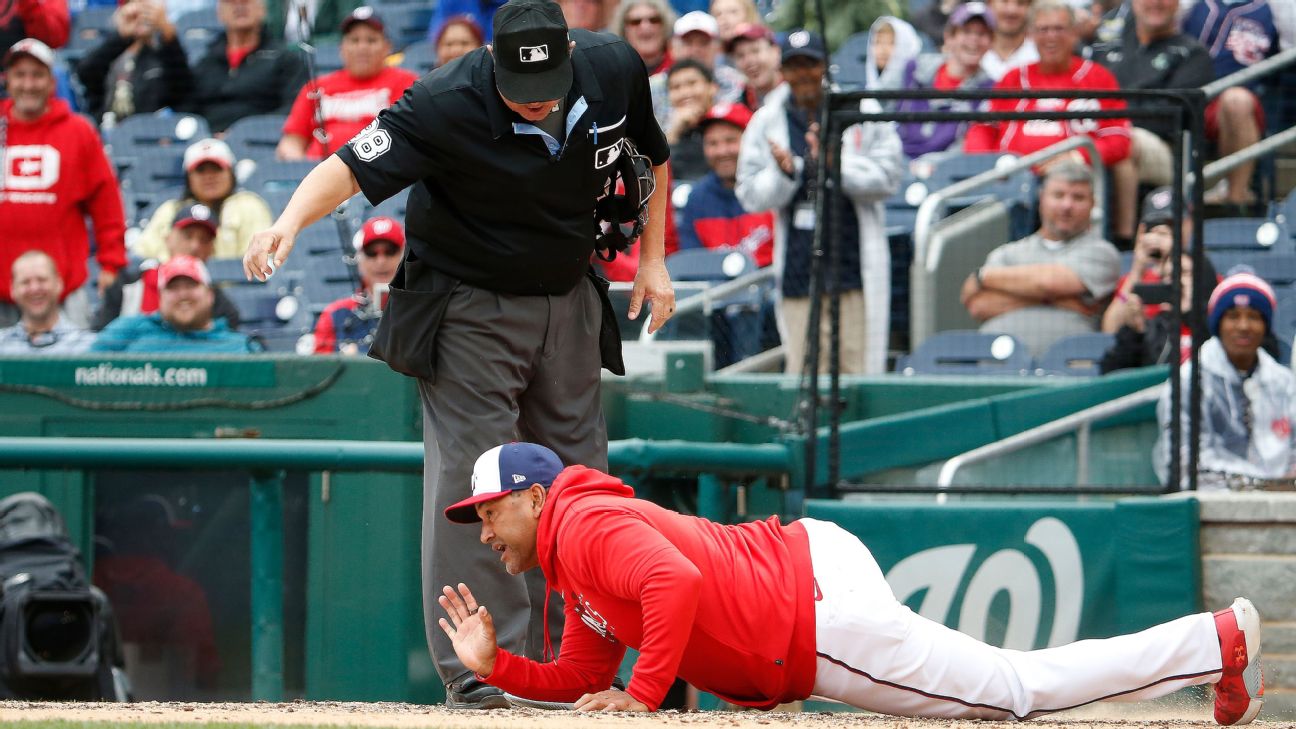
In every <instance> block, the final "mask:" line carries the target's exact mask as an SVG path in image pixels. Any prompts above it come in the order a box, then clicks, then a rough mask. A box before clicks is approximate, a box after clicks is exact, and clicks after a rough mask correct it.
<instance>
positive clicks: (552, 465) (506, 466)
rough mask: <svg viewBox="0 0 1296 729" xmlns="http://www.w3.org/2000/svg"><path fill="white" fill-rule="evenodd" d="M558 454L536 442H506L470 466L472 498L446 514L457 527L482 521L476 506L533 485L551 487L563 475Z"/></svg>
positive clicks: (452, 507)
mask: <svg viewBox="0 0 1296 729" xmlns="http://www.w3.org/2000/svg"><path fill="white" fill-rule="evenodd" d="M562 470H563V464H562V461H561V460H559V458H558V455H557V454H556V453H554V452H553V451H551V450H549V449H548V448H545V447H544V446H542V445H536V444H535V443H509V444H507V445H502V446H495V447H494V448H492V449H490V450H488V451H486V452H485V453H483V454H482V455H481V457H480V458H478V459H477V463H476V464H475V465H474V466H473V474H472V496H469V497H468V498H466V499H464V500H463V501H460V502H458V503H456V504H451V505H450V506H448V507H446V510H445V515H446V518H447V519H449V520H450V521H453V522H455V523H457V524H472V523H474V522H479V521H481V518H480V517H478V516H477V509H476V506H477V504H481V503H484V502H487V501H493V500H495V499H498V498H502V497H504V496H508V495H509V494H511V493H513V492H514V491H526V490H527V489H529V488H531V486H532V484H537V483H538V484H540V485H541V486H543V487H545V488H549V487H550V486H552V485H553V482H554V479H555V478H557V477H558V474H559V473H560V472H562Z"/></svg>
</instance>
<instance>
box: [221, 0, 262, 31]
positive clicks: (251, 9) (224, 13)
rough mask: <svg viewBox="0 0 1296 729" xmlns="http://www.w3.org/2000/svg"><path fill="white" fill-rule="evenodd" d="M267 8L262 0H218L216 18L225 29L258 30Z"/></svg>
mask: <svg viewBox="0 0 1296 729" xmlns="http://www.w3.org/2000/svg"><path fill="white" fill-rule="evenodd" d="M265 15H266V9H265V3H264V2H262V0H217V2H216V19H217V20H219V21H220V24H221V25H223V26H225V30H232V31H236V32H248V31H252V30H258V29H259V28H260V27H261V23H262V22H264V21H265Z"/></svg>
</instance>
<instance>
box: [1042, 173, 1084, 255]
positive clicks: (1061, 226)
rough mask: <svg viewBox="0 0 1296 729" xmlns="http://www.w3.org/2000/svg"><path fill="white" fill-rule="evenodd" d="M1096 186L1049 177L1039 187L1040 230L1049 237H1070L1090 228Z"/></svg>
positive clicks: (1054, 238) (1060, 238) (1058, 238)
mask: <svg viewBox="0 0 1296 729" xmlns="http://www.w3.org/2000/svg"><path fill="white" fill-rule="evenodd" d="M1093 203H1094V200H1093V187H1092V186H1091V185H1090V184H1089V183H1088V182H1087V181H1086V182H1067V181H1066V180H1060V179H1057V178H1053V179H1050V180H1049V181H1048V182H1046V183H1045V184H1044V189H1043V190H1041V191H1040V206H1039V214H1040V232H1041V233H1042V234H1043V235H1044V237H1045V238H1048V239H1049V240H1070V239H1072V238H1074V237H1076V236H1077V235H1080V234H1081V233H1083V232H1085V231H1086V230H1089V214H1090V213H1091V212H1093Z"/></svg>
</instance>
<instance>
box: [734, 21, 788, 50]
mask: <svg viewBox="0 0 1296 729" xmlns="http://www.w3.org/2000/svg"><path fill="white" fill-rule="evenodd" d="M745 40H765V41H768V42H769V44H770V45H772V46H776V45H778V39H777V38H775V37H774V31H772V30H770V29H769V28H767V27H766V26H764V25H761V24H760V23H743V24H742V25H739V26H738V28H737V29H736V30H735V32H734V34H733V37H732V38H730V39H729V40H727V41H725V44H724V50H725V53H733V49H734V46H736V45H738V42H739V41H745Z"/></svg>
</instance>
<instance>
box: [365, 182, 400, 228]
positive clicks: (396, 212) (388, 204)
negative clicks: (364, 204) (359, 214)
mask: <svg viewBox="0 0 1296 729" xmlns="http://www.w3.org/2000/svg"><path fill="white" fill-rule="evenodd" d="M409 194H410V189H409V188H408V187H407V188H405V189H404V190H401V191H400V192H398V193H396V194H395V195H392V196H391V197H389V198H387V199H386V200H383V201H382V202H380V203H378V204H377V205H375V206H373V207H372V208H370V209H369V212H368V213H366V214H365V215H364V218H365V219H366V220H368V219H369V218H376V217H379V216H387V217H389V218H395V219H396V220H399V221H400V222H401V225H404V224H405V209H406V206H407V205H408V204H409Z"/></svg>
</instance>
